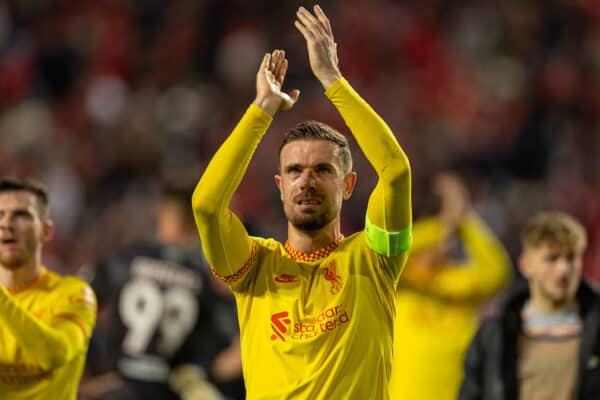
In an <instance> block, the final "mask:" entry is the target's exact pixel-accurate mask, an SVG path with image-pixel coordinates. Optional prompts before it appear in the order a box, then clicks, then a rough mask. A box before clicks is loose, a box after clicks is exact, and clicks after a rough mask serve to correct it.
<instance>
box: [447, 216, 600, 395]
mask: <svg viewBox="0 0 600 400" xmlns="http://www.w3.org/2000/svg"><path fill="white" fill-rule="evenodd" d="M586 244H587V238H586V233H585V230H584V228H583V226H582V225H581V224H580V223H579V222H577V221H576V220H575V219H573V218H572V217H571V216H569V215H567V214H564V213H561V212H546V213H541V214H539V215H537V216H535V217H534V218H533V219H531V220H530V221H529V223H528V224H527V225H526V226H525V228H524V230H523V233H522V254H521V256H520V258H519V267H520V271H521V273H522V274H523V276H524V277H525V279H526V280H527V284H528V285H527V286H528V288H526V289H523V290H520V291H515V293H512V294H511V295H509V296H508V297H507V302H506V304H505V306H504V307H503V308H502V310H501V311H500V312H499V313H498V315H497V316H495V317H494V318H492V319H490V320H488V321H486V322H484V323H483V325H482V326H481V328H480V329H479V332H478V333H477V335H476V337H475V339H474V340H473V342H472V343H471V346H470V348H469V351H468V353H467V357H466V360H465V378H464V381H463V384H462V387H461V392H460V395H459V399H461V400H472V399H484V400H496V399H520V400H528V399H553V400H572V399H578V400H587V399H590V400H591V399H598V398H600V298H599V296H598V294H597V293H595V292H594V291H593V290H592V289H591V288H590V287H589V286H588V285H586V284H585V282H583V281H582V279H581V271H582V255H583V252H584V250H585V247H586Z"/></svg>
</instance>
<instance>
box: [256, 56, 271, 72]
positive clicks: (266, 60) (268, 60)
mask: <svg viewBox="0 0 600 400" xmlns="http://www.w3.org/2000/svg"><path fill="white" fill-rule="evenodd" d="M270 63H271V54H269V53H267V54H265V55H264V57H263V59H262V61H261V63H260V67H259V68H258V72H259V73H261V72H263V71H265V70H267V69H268V68H269V64H270Z"/></svg>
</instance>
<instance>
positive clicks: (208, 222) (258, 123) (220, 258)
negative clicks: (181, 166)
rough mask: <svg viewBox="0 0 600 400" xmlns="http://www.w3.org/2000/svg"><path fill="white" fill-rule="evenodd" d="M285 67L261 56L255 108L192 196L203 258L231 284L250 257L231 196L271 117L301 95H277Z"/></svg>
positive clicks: (278, 55)
mask: <svg viewBox="0 0 600 400" xmlns="http://www.w3.org/2000/svg"><path fill="white" fill-rule="evenodd" d="M287 65H288V64H287V60H286V59H285V54H284V52H283V51H281V50H275V51H273V52H272V53H271V54H266V55H265V56H264V58H263V60H262V63H261V65H260V67H259V70H258V73H257V75H256V98H255V100H254V102H253V103H252V104H251V105H250V106H249V108H248V109H247V110H246V113H245V114H244V116H243V117H242V119H241V120H240V121H239V123H238V124H237V126H236V127H235V129H234V130H233V132H232V133H231V134H230V135H229V137H228V138H227V139H226V140H225V142H224V143H223V144H222V145H221V147H220V148H219V149H218V150H217V152H216V153H215V155H214V156H213V158H212V159H211V161H210V163H209V164H208V166H207V167H206V170H205V171H204V173H203V175H202V177H201V178H200V180H199V182H198V184H197V186H196V189H195V190H194V194H193V196H192V208H193V211H194V218H195V220H196V226H197V228H198V233H199V234H200V238H201V240H202V248H203V250H204V254H205V255H206V258H207V259H208V261H209V263H210V264H211V266H212V267H213V271H214V272H216V274H217V276H218V277H220V278H222V279H225V280H234V276H235V274H236V273H237V272H239V271H240V270H241V269H242V268H243V267H244V265H245V264H246V263H247V262H248V261H249V260H250V259H251V257H252V252H253V245H252V241H251V240H250V238H249V236H248V232H247V231H246V229H245V227H244V225H243V224H242V222H241V221H240V220H239V218H238V217H237V216H236V215H235V214H234V213H233V212H232V211H231V210H230V208H229V205H230V202H231V199H232V197H233V194H234V193H235V191H236V189H237V188H238V186H239V185H240V182H241V181H242V178H243V177H244V174H245V172H246V170H247V168H248V164H249V163H250V160H251V159H252V155H253V154H254V152H255V150H256V148H257V146H258V144H259V143H260V140H261V139H262V137H263V135H264V134H265V132H266V131H267V129H268V127H269V126H270V124H271V122H272V119H273V116H274V115H275V114H276V113H277V112H278V111H280V110H288V109H290V108H292V107H293V105H294V104H295V102H296V100H297V99H298V96H299V94H300V92H299V91H298V90H293V91H291V92H290V93H289V94H287V93H284V92H282V90H281V88H282V85H283V81H284V79H285V75H286V72H287Z"/></svg>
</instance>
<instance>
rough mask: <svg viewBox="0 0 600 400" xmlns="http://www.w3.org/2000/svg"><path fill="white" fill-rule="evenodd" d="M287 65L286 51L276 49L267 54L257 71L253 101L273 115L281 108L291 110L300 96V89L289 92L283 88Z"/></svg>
mask: <svg viewBox="0 0 600 400" xmlns="http://www.w3.org/2000/svg"><path fill="white" fill-rule="evenodd" d="M287 67H288V61H287V60H286V58H285V52H284V51H283V50H274V51H273V52H272V53H270V54H269V53H267V54H265V56H264V57H263V60H262V63H261V64H260V67H259V69H258V72H257V73H256V98H255V99H254V102H253V103H254V104H256V105H257V106H259V107H260V108H262V109H263V110H265V111H266V112H267V113H269V114H271V115H275V114H276V113H277V111H279V110H289V109H290V108H292V107H293V106H294V104H295V103H296V101H297V100H298V96H300V91H299V90H292V91H291V92H289V93H285V92H283V91H282V90H281V89H282V86H283V81H284V80H285V74H286V73H287Z"/></svg>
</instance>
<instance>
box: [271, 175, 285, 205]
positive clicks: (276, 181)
mask: <svg viewBox="0 0 600 400" xmlns="http://www.w3.org/2000/svg"><path fill="white" fill-rule="evenodd" d="M273 178H274V179H275V185H276V186H277V189H279V197H280V198H281V200H282V201H283V192H282V191H281V175H277V174H276V175H275V176H274V177H273Z"/></svg>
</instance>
